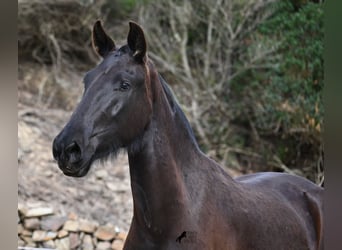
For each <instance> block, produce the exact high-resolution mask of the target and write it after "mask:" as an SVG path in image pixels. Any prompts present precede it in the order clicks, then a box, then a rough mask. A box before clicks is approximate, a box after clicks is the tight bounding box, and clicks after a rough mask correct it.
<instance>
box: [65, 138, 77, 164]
mask: <svg viewBox="0 0 342 250" xmlns="http://www.w3.org/2000/svg"><path fill="white" fill-rule="evenodd" d="M65 153H66V154H67V155H68V156H69V161H70V162H71V163H74V162H77V161H79V160H80V158H81V148H80V146H79V145H78V144H77V143H76V142H75V141H73V142H72V143H70V144H69V145H68V146H66V147H65Z"/></svg>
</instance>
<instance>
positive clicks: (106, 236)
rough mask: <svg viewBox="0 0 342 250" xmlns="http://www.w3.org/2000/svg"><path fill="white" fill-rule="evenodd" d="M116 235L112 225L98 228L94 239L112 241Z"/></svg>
mask: <svg viewBox="0 0 342 250" xmlns="http://www.w3.org/2000/svg"><path fill="white" fill-rule="evenodd" d="M115 235H116V233H115V229H114V227H113V226H112V225H105V226H99V227H98V228H97V230H96V232H95V237H96V238H98V239H100V240H112V239H114V237H115Z"/></svg>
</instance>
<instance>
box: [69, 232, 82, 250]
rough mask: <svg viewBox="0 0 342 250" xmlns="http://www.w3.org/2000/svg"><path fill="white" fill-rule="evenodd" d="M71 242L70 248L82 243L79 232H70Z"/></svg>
mask: <svg viewBox="0 0 342 250" xmlns="http://www.w3.org/2000/svg"><path fill="white" fill-rule="evenodd" d="M69 242H70V248H71V249H75V248H77V247H78V246H79V245H80V244H81V242H80V238H79V236H78V234H77V233H70V234H69Z"/></svg>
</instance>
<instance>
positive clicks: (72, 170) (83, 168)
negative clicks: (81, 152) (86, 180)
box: [61, 161, 92, 177]
mask: <svg viewBox="0 0 342 250" xmlns="http://www.w3.org/2000/svg"><path fill="white" fill-rule="evenodd" d="M91 163H92V162H91V161H89V162H86V163H84V164H82V165H80V166H79V167H75V166H72V167H63V168H61V170H62V171H63V174H64V175H66V176H70V177H84V176H86V175H87V173H88V172H89V169H90V166H91Z"/></svg>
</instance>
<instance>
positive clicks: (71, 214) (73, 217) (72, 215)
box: [68, 212, 78, 220]
mask: <svg viewBox="0 0 342 250" xmlns="http://www.w3.org/2000/svg"><path fill="white" fill-rule="evenodd" d="M68 219H69V220H77V219H78V216H77V214H75V213H74V212H70V213H69V215H68Z"/></svg>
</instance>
